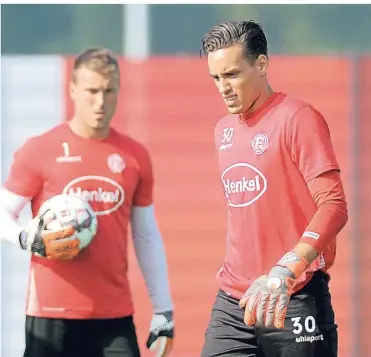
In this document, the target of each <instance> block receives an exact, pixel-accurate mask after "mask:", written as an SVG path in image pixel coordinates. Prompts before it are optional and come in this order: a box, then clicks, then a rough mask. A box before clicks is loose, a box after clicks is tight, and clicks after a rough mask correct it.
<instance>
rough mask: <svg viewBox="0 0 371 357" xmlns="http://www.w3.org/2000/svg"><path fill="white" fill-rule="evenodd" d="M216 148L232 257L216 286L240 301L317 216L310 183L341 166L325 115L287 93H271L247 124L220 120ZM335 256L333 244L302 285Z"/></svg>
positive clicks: (229, 117)
mask: <svg viewBox="0 0 371 357" xmlns="http://www.w3.org/2000/svg"><path fill="white" fill-rule="evenodd" d="M215 145H216V150H217V153H218V163H219V169H220V175H221V181H222V185H223V190H224V193H225V197H226V201H227V205H228V229H227V252H226V257H225V260H224V262H223V265H222V267H221V268H220V270H219V272H218V274H217V281H218V283H219V286H220V288H221V289H222V290H224V291H225V292H227V293H229V294H231V295H232V296H233V297H235V298H237V299H240V298H241V297H242V296H243V294H244V293H245V291H246V290H247V289H248V287H249V286H250V285H251V284H252V283H253V282H254V280H255V279H257V278H258V277H260V276H261V275H264V274H267V273H268V272H269V271H270V269H271V268H272V267H273V266H274V265H275V264H276V263H277V261H278V260H279V259H280V258H281V257H282V256H283V255H284V254H285V253H286V252H287V251H289V250H292V249H293V248H294V247H295V246H296V244H297V243H298V242H299V240H300V238H301V236H302V234H303V232H304V231H305V229H306V228H307V226H308V224H309V222H310V221H311V219H312V218H313V216H314V215H315V213H316V210H317V207H316V204H315V202H314V200H313V198H312V196H311V194H310V192H309V190H308V186H307V182H308V181H310V180H311V179H313V178H314V177H316V176H318V175H320V174H322V173H324V172H327V171H330V170H339V166H338V163H337V160H336V158H335V154H334V150H333V147H332V143H331V139H330V134H329V129H328V126H327V124H326V122H325V120H324V119H323V117H322V116H321V114H320V113H319V112H318V111H316V110H315V109H314V108H312V107H311V106H310V105H308V104H307V103H305V102H303V101H300V100H297V99H294V98H291V97H289V96H287V95H286V94H284V93H275V94H273V96H271V97H270V98H269V99H268V100H267V102H266V103H265V104H264V105H263V106H262V107H261V108H259V109H258V110H257V111H256V112H254V113H253V114H252V115H251V116H250V117H249V118H248V120H247V121H241V119H240V118H239V116H238V115H227V116H225V117H224V118H222V119H221V120H220V121H219V122H218V124H217V125H216V129H215ZM335 251H336V240H335V239H334V240H333V241H332V242H331V243H330V245H329V246H328V248H326V250H325V251H324V252H323V253H322V254H320V255H319V257H318V258H317V259H316V260H315V261H314V262H313V263H312V264H311V267H310V269H308V272H307V273H304V274H303V275H302V276H301V277H300V278H299V279H298V280H297V283H296V284H297V285H299V284H300V287H302V286H303V283H305V282H306V281H308V280H309V279H310V277H311V272H313V271H315V270H318V269H323V270H324V271H327V270H328V269H329V268H330V267H331V266H332V265H333V262H334V259H335Z"/></svg>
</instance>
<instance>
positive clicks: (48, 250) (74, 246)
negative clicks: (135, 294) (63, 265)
mask: <svg viewBox="0 0 371 357" xmlns="http://www.w3.org/2000/svg"><path fill="white" fill-rule="evenodd" d="M53 218H54V214H53V213H52V212H51V211H50V210H49V211H46V212H44V213H42V214H41V215H40V216H39V215H38V216H36V217H35V218H34V219H33V220H32V221H31V222H30V223H29V224H28V225H27V226H26V228H25V229H24V230H23V231H22V232H21V234H20V235H19V243H20V245H21V247H22V248H23V249H25V250H27V251H29V252H32V253H35V254H36V255H39V256H42V257H46V258H48V259H58V260H65V259H72V258H74V257H75V256H77V255H78V254H79V252H80V250H79V240H78V238H77V237H73V234H74V232H75V228H74V227H73V226H67V227H65V228H63V229H61V230H46V229H45V227H46V226H47V224H48V223H49V222H51V221H52V220H53Z"/></svg>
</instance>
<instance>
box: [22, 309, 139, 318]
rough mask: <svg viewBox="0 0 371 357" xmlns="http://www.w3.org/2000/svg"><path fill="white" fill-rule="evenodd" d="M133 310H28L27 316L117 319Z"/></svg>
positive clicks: (131, 312) (129, 314) (131, 313)
mask: <svg viewBox="0 0 371 357" xmlns="http://www.w3.org/2000/svg"><path fill="white" fill-rule="evenodd" d="M133 314H134V310H123V311H119V312H112V313H91V312H78V311H54V312H52V311H47V312H40V311H37V312H35V311H28V310H26V315H27V316H32V317H42V318H50V319H66V320H90V319H118V318H122V317H128V316H132V315H133Z"/></svg>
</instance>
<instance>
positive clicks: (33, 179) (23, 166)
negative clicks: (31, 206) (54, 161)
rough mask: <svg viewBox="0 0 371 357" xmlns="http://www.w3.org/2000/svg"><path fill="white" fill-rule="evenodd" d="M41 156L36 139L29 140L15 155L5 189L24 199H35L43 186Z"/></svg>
mask: <svg viewBox="0 0 371 357" xmlns="http://www.w3.org/2000/svg"><path fill="white" fill-rule="evenodd" d="M39 155H40V152H38V150H37V148H36V145H35V139H34V138H32V139H28V140H27V141H26V142H25V144H24V145H23V146H21V147H20V148H19V149H18V150H17V151H16V153H15V154H14V159H13V163H12V166H11V168H10V173H9V176H8V178H7V180H6V181H5V183H4V188H6V189H7V190H9V191H10V192H13V193H15V194H17V195H19V196H22V197H28V198H33V197H35V196H36V195H37V194H38V192H39V191H40V189H41V187H42V185H43V183H42V175H41V168H40V164H39V163H40V159H39Z"/></svg>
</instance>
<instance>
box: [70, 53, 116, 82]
mask: <svg viewBox="0 0 371 357" xmlns="http://www.w3.org/2000/svg"><path fill="white" fill-rule="evenodd" d="M81 67H86V68H88V69H91V70H93V71H95V72H98V73H101V74H104V75H105V74H110V73H113V72H117V73H118V74H120V69H119V64H118V61H117V58H116V56H115V55H114V54H113V52H112V51H110V50H108V49H106V48H103V47H95V48H89V49H87V50H85V51H83V52H81V53H80V54H79V55H78V56H77V57H76V59H75V64H74V68H73V76H72V77H73V80H75V75H76V71H77V70H78V69H79V68H81Z"/></svg>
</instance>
